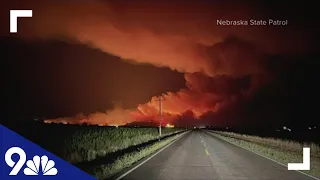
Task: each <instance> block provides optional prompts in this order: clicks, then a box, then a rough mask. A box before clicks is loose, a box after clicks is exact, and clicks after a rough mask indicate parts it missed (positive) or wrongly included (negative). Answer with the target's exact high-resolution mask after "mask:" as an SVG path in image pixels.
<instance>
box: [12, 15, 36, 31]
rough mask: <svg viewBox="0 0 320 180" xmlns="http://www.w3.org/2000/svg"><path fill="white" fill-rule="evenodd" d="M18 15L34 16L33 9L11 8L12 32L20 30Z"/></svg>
mask: <svg viewBox="0 0 320 180" xmlns="http://www.w3.org/2000/svg"><path fill="white" fill-rule="evenodd" d="M18 17H32V10H10V33H16V32H18Z"/></svg>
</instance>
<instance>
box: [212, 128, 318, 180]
mask: <svg viewBox="0 0 320 180" xmlns="http://www.w3.org/2000/svg"><path fill="white" fill-rule="evenodd" d="M207 133H213V132H210V131H207ZM215 137H217V138H219V137H218V136H215ZM219 139H221V140H223V141H225V142H228V143H230V144H233V143H231V142H229V141H226V140H224V139H222V138H219ZM233 145H235V146H238V147H240V148H242V149H245V150H247V151H250V152H252V153H254V154H256V155H259V156H261V157H263V158H266V159H269V160H270V161H273V162H275V163H277V164H280V165H282V166H284V167H288V166H287V165H285V164H282V163H281V162H278V161H276V160H274V159H271V158H269V157H266V156H264V155H262V154H259V153H256V152H254V151H252V150H250V149H247V148H244V147H241V146H239V145H237V144H233ZM294 171H296V172H299V173H301V174H303V175H306V176H308V177H311V178H313V179H316V180H320V179H319V178H317V177H314V176H312V175H310V174H307V173H305V172H302V171H297V170H294Z"/></svg>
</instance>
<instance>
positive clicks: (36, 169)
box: [5, 147, 58, 176]
mask: <svg viewBox="0 0 320 180" xmlns="http://www.w3.org/2000/svg"><path fill="white" fill-rule="evenodd" d="M14 154H17V155H19V160H18V161H14V160H13V159H12V156H13V155H14ZM26 159H27V155H26V153H25V151H24V150H23V149H21V148H19V147H12V148H10V149H8V150H7V152H6V154H5V161H6V163H7V165H8V166H9V167H12V170H11V172H10V173H9V175H10V176H15V175H17V174H18V173H19V171H20V170H21V169H22V167H23V165H24V164H26V166H27V167H26V168H24V170H23V173H24V174H25V175H27V176H29V175H31V176H32V175H33V176H37V175H39V174H40V173H41V175H44V176H54V175H56V174H57V173H58V170H57V169H56V168H55V167H54V166H55V162H54V161H53V160H49V158H48V157H47V156H45V155H44V156H41V158H40V156H38V155H35V156H33V158H32V160H28V161H27V163H26ZM40 166H41V169H40ZM40 171H41V172H40Z"/></svg>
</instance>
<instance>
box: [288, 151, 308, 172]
mask: <svg viewBox="0 0 320 180" xmlns="http://www.w3.org/2000/svg"><path fill="white" fill-rule="evenodd" d="M288 170H296V171H297V170H310V148H303V162H302V163H288Z"/></svg>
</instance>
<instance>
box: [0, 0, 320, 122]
mask: <svg viewBox="0 0 320 180" xmlns="http://www.w3.org/2000/svg"><path fill="white" fill-rule="evenodd" d="M315 7H317V6H316V5H314V4H310V3H308V2H304V3H303V4H301V2H300V3H295V2H290V5H289V4H285V3H283V4H280V2H277V3H272V2H271V1H268V3H267V2H266V3H263V1H260V2H259V3H257V2H254V1H252V2H251V1H244V2H242V3H239V2H232V1H197V2H196V1H158V2H155V1H142V0H141V1H140V0H139V1H98V0H93V1H81V2H75V1H71V0H70V1H67V2H62V1H51V0H50V1H44V2H42V1H28V2H23V1H10V2H8V3H5V4H3V5H1V7H0V11H1V16H0V22H1V24H2V26H1V28H0V51H1V52H0V56H1V81H2V83H1V84H2V86H1V87H2V88H1V89H2V93H1V105H2V108H1V116H2V118H1V122H2V123H21V122H25V121H30V120H32V119H34V118H40V119H46V122H64V123H72V124H79V123H88V124H100V125H113V124H119V125H122V124H126V123H133V122H150V121H157V120H158V110H159V108H158V101H157V99H158V98H159V97H161V99H162V100H163V117H164V121H165V123H172V124H177V123H179V124H185V125H194V124H206V125H214V126H220V127H225V126H230V127H254V126H270V127H279V126H283V125H289V126H306V127H308V126H319V125H320V124H319V120H318V119H319V118H318V117H319V115H318V114H319V113H318V112H319V110H318V109H319V108H318V107H319V105H318V103H319V100H320V98H319V92H320V91H319V90H320V88H319V85H318V82H319V75H318V71H319V70H318V69H319V67H320V61H319V57H320V56H319V51H318V38H317V36H318V34H317V33H316V32H319V31H318V30H319V28H317V24H316V22H315V18H316V17H317V16H316V12H317V11H316V9H315ZM10 9H32V10H33V17H32V18H20V19H19V20H18V21H19V24H18V33H17V34H9V10H10ZM270 18H271V19H275V20H277V19H279V20H288V25H286V26H221V25H217V23H216V21H217V20H218V19H222V20H250V19H257V20H268V19H270Z"/></svg>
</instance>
